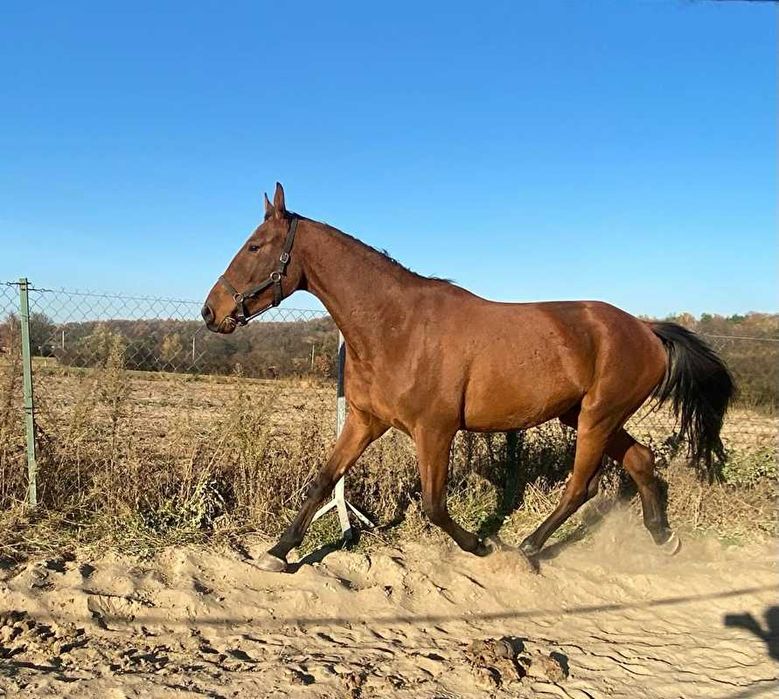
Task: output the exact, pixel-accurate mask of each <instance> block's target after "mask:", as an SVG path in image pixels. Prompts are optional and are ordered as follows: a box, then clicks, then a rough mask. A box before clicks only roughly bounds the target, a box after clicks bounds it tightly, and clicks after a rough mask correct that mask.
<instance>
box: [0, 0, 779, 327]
mask: <svg viewBox="0 0 779 699" xmlns="http://www.w3.org/2000/svg"><path fill="white" fill-rule="evenodd" d="M776 20H777V13H776V6H775V5H771V4H763V3H740V2H691V1H689V0H613V1H608V2H607V1H605V0H602V1H600V2H592V1H589V0H588V1H585V0H579V1H574V0H568V1H566V2H563V1H560V0H535V1H528V0H523V2H497V1H496V2H467V3H463V2H455V1H453V0H447V1H446V2H421V1H420V0H416V1H415V2H405V1H399V0H393V1H392V2H385V3H374V2H365V1H364V0H362V1H361V2H321V1H317V2H295V3H281V2H273V3H263V2H204V1H201V0H199V1H197V2H191V1H190V2H146V1H143V2H139V1H133V2H124V3H117V2H109V3H106V2H77V1H72V0H71V1H69V2H28V1H26V0H25V2H18V1H9V0H6V2H4V3H3V8H2V22H0V66H2V68H0V71H1V72H0V76H1V79H2V85H0V88H1V89H0V95H1V96H0V101H1V106H0V242H1V243H2V245H1V246H0V280H4V279H15V278H17V277H19V276H20V275H22V274H26V275H27V276H29V277H30V278H31V279H32V280H33V281H34V282H36V283H38V284H39V285H47V286H65V287H76V288H82V289H84V288H90V289H101V290H115V291H124V292H131V293H136V292H145V293H149V294H155V295H164V296H174V297H184V298H194V299H201V298H203V297H204V295H205V294H206V292H207V290H208V289H209V288H210V286H211V284H212V283H213V281H214V280H215V278H216V277H217V276H218V275H219V274H220V273H221V272H222V270H223V269H224V267H225V265H226V263H227V262H228V261H229V259H230V258H231V257H232V255H233V253H234V251H235V250H236V249H237V247H238V246H239V245H240V244H241V242H242V241H243V240H244V238H245V237H246V235H247V234H248V232H249V231H250V230H251V229H252V228H253V227H254V225H256V223H257V222H258V220H259V218H260V215H261V210H262V208H261V193H262V191H263V190H268V191H270V190H271V189H272V187H273V184H274V182H275V181H276V180H277V179H278V180H280V181H282V182H283V184H284V185H285V188H286V192H287V203H288V205H289V207H290V208H293V209H295V210H297V211H299V212H300V213H302V214H304V215H307V216H310V217H312V218H317V219H321V220H326V221H328V222H329V223H331V224H333V225H335V226H336V227H338V228H341V229H343V230H345V231H347V232H350V233H352V234H354V235H357V236H358V237H361V238H362V239H364V240H366V241H367V242H369V243H371V244H373V245H375V246H378V247H382V248H387V249H388V250H389V251H390V252H391V253H392V254H393V255H394V256H395V257H397V258H398V259H399V260H401V261H402V262H405V263H406V264H408V265H410V266H411V267H412V268H414V269H415V270H417V271H419V272H422V273H426V274H436V275H440V276H446V277H451V278H453V279H455V280H456V281H457V282H458V283H459V284H461V285H462V286H465V287H467V288H470V289H472V290H473V291H475V292H477V293H479V294H482V295H484V296H487V297H490V298H494V299H499V300H538V299H576V298H599V299H604V300H607V301H610V302H612V303H615V304H617V305H619V306H621V307H623V308H625V309H627V310H629V311H631V312H633V313H646V314H653V315H665V314H668V313H672V312H675V311H691V312H693V313H701V312H704V311H710V312H720V313H727V314H730V313H736V312H745V311H749V310H762V311H775V310H777V293H776V267H777V255H776V253H777V231H776V226H777V205H776V201H775V198H776V187H777V167H776V152H777V139H776V126H775V124H776V118H777V103H776V94H775V86H776V81H777V68H776V38H777V37H776V35H777V24H776ZM286 305H288V306H293V307H315V304H314V302H313V300H312V299H311V298H310V297H308V298H306V297H304V296H298V297H296V298H293V299H291V300H289V301H287V302H286Z"/></svg>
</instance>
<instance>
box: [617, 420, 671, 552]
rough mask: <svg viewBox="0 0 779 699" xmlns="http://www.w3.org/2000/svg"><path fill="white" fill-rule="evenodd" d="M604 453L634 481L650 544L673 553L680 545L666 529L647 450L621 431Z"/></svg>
mask: <svg viewBox="0 0 779 699" xmlns="http://www.w3.org/2000/svg"><path fill="white" fill-rule="evenodd" d="M606 453H607V454H608V455H609V456H610V457H611V458H612V459H615V460H616V461H619V462H620V463H621V464H622V465H623V466H624V467H625V470H626V471H627V472H628V473H629V474H630V477H631V478H632V479H633V480H634V481H635V484H636V486H637V487H638V494H639V496H640V497H641V509H642V511H643V513H644V525H645V526H646V528H647V529H648V530H649V533H650V534H651V535H652V538H653V539H654V542H655V543H656V544H657V545H658V546H662V547H663V549H664V550H665V551H666V552H667V553H669V554H671V555H673V554H674V553H676V552H677V551H678V550H679V546H680V543H679V538H678V537H677V536H676V534H674V532H673V531H672V530H671V529H670V527H669V526H668V519H667V518H666V513H665V508H664V507H663V501H662V498H661V496H660V488H659V484H658V482H657V477H656V476H655V458H654V455H653V454H652V451H651V449H649V448H648V447H645V446H644V445H643V444H640V443H639V442H637V441H636V440H635V439H633V437H631V436H630V435H629V434H628V433H627V432H626V431H625V430H624V429H623V430H619V432H617V433H616V434H615V435H614V436H613V437H612V438H611V439H610V440H609V443H608V446H607V447H606Z"/></svg>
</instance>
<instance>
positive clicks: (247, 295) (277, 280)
mask: <svg viewBox="0 0 779 699" xmlns="http://www.w3.org/2000/svg"><path fill="white" fill-rule="evenodd" d="M297 229H298V217H297V216H295V215H294V214H293V215H292V218H291V219H290V221H289V228H288V229H287V238H286V240H285V241H284V247H283V248H282V251H281V255H279V261H278V262H277V263H276V269H274V270H273V271H272V272H271V273H270V276H269V277H268V278H267V279H266V280H265V281H264V282H262V283H261V284H258V285H257V286H254V287H252V288H251V289H249V290H248V291H244V292H243V293H242V292H239V291H237V290H236V288H235V287H234V286H233V285H232V284H231V283H230V282H228V281H227V279H225V277H224V275H222V276H221V277H219V283H220V284H221V285H222V286H223V287H224V288H225V289H227V291H229V292H230V296H232V297H233V301H235V319H236V321H237V322H238V325H246V324H247V323H248V322H249V321H250V320H251V319H252V318H256V317H257V316H259V315H262V314H263V313H265V311H268V310H270V309H271V308H275V307H276V306H278V305H279V304H280V303H281V302H282V301H283V300H284V292H283V290H282V288H281V278H282V277H286V276H287V265H288V264H289V254H290V252H291V251H292V244H293V243H294V242H295V233H296V231H297ZM269 286H272V287H273V301H271V302H270V303H269V304H268V305H267V306H265V308H262V309H260V310H259V311H255V312H254V313H249V312H248V309H247V308H246V301H247V299H253V298H254V297H255V296H259V295H260V294H261V293H262V292H263V291H265V289H267V288H268V287H269Z"/></svg>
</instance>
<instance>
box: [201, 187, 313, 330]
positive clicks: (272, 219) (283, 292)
mask: <svg viewBox="0 0 779 699" xmlns="http://www.w3.org/2000/svg"><path fill="white" fill-rule="evenodd" d="M297 224H298V218H297V217H296V216H295V215H294V214H291V213H290V212H288V211H287V209H286V206H285V205H284V189H283V188H282V186H281V185H280V184H279V183H278V182H277V183H276V192H275V194H274V196H273V203H272V204H271V203H270V201H269V200H268V195H267V194H266V195H265V220H264V221H263V222H262V223H261V224H260V225H259V226H258V227H257V228H256V229H255V230H254V232H253V233H252V234H251V235H250V236H249V239H248V240H247V241H246V242H245V243H244V244H243V245H242V246H241V248H240V249H239V250H238V252H237V253H236V255H235V257H234V258H233V260H232V262H230V265H229V266H228V267H227V269H226V270H225V273H224V274H223V275H222V276H221V277H219V279H218V281H217V282H216V284H214V286H213V288H212V289H211V291H210V293H209V294H208V298H207V299H206V302H205V304H203V309H202V311H201V315H202V316H203V320H204V321H205V323H206V326H207V327H208V329H209V330H212V331H214V332H218V333H231V332H233V330H235V329H236V327H237V326H238V325H244V324H245V323H247V322H248V321H249V320H250V319H251V318H253V317H254V316H256V315H259V314H260V313H262V312H263V311H265V310H267V309H268V308H271V307H273V306H278V304H279V303H280V302H281V300H282V299H283V298H285V297H286V296H289V295H290V294H291V293H292V292H293V291H295V289H297V288H298V286H299V285H300V280H301V277H302V267H301V266H300V263H299V261H296V260H295V259H294V255H293V254H291V253H292V247H293V244H294V241H295V232H296V230H297Z"/></svg>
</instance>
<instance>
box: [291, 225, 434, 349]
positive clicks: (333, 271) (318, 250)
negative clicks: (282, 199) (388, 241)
mask: <svg viewBox="0 0 779 699" xmlns="http://www.w3.org/2000/svg"><path fill="white" fill-rule="evenodd" d="M306 223H307V225H306V230H305V232H304V235H303V236H300V242H301V243H303V245H302V246H301V248H302V250H301V252H302V253H303V254H302V255H301V259H302V263H303V268H304V272H305V277H306V288H307V290H308V291H310V292H311V293H312V294H314V296H316V297H317V298H318V299H319V300H320V301H321V302H322V303H323V304H324V306H325V308H327V310H328V311H329V312H330V315H331V316H332V317H333V320H335V322H336V324H337V325H338V328H339V329H340V330H341V332H342V333H343V335H344V337H345V338H346V342H347V344H348V345H349V347H350V348H351V349H352V350H353V351H354V353H355V354H356V355H357V356H358V357H362V358H366V359H369V358H370V357H371V355H372V354H373V352H374V351H375V350H378V349H380V348H381V347H382V346H383V345H384V346H386V343H388V342H392V341H397V340H398V338H397V336H396V331H397V330H398V329H399V328H400V327H401V321H402V319H403V317H404V316H405V315H406V314H407V313H408V312H410V304H409V296H410V294H411V293H413V288H414V287H416V286H417V284H419V283H420V282H421V281H422V280H420V279H419V278H418V277H416V276H415V275H413V274H412V273H411V272H408V271H407V270H405V269H403V268H402V267H400V266H399V265H396V264H393V263H392V262H390V261H389V260H388V259H387V258H385V257H384V256H383V255H381V254H380V253H378V252H376V251H375V250H372V249H371V248H369V247H367V246H366V245H363V244H362V243H360V242H359V241H357V240H355V239H353V238H350V237H349V236H347V235H344V234H343V233H341V232H340V231H338V230H336V229H335V228H331V227H329V226H326V225H324V224H321V223H317V222H313V221H307V222H306Z"/></svg>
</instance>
